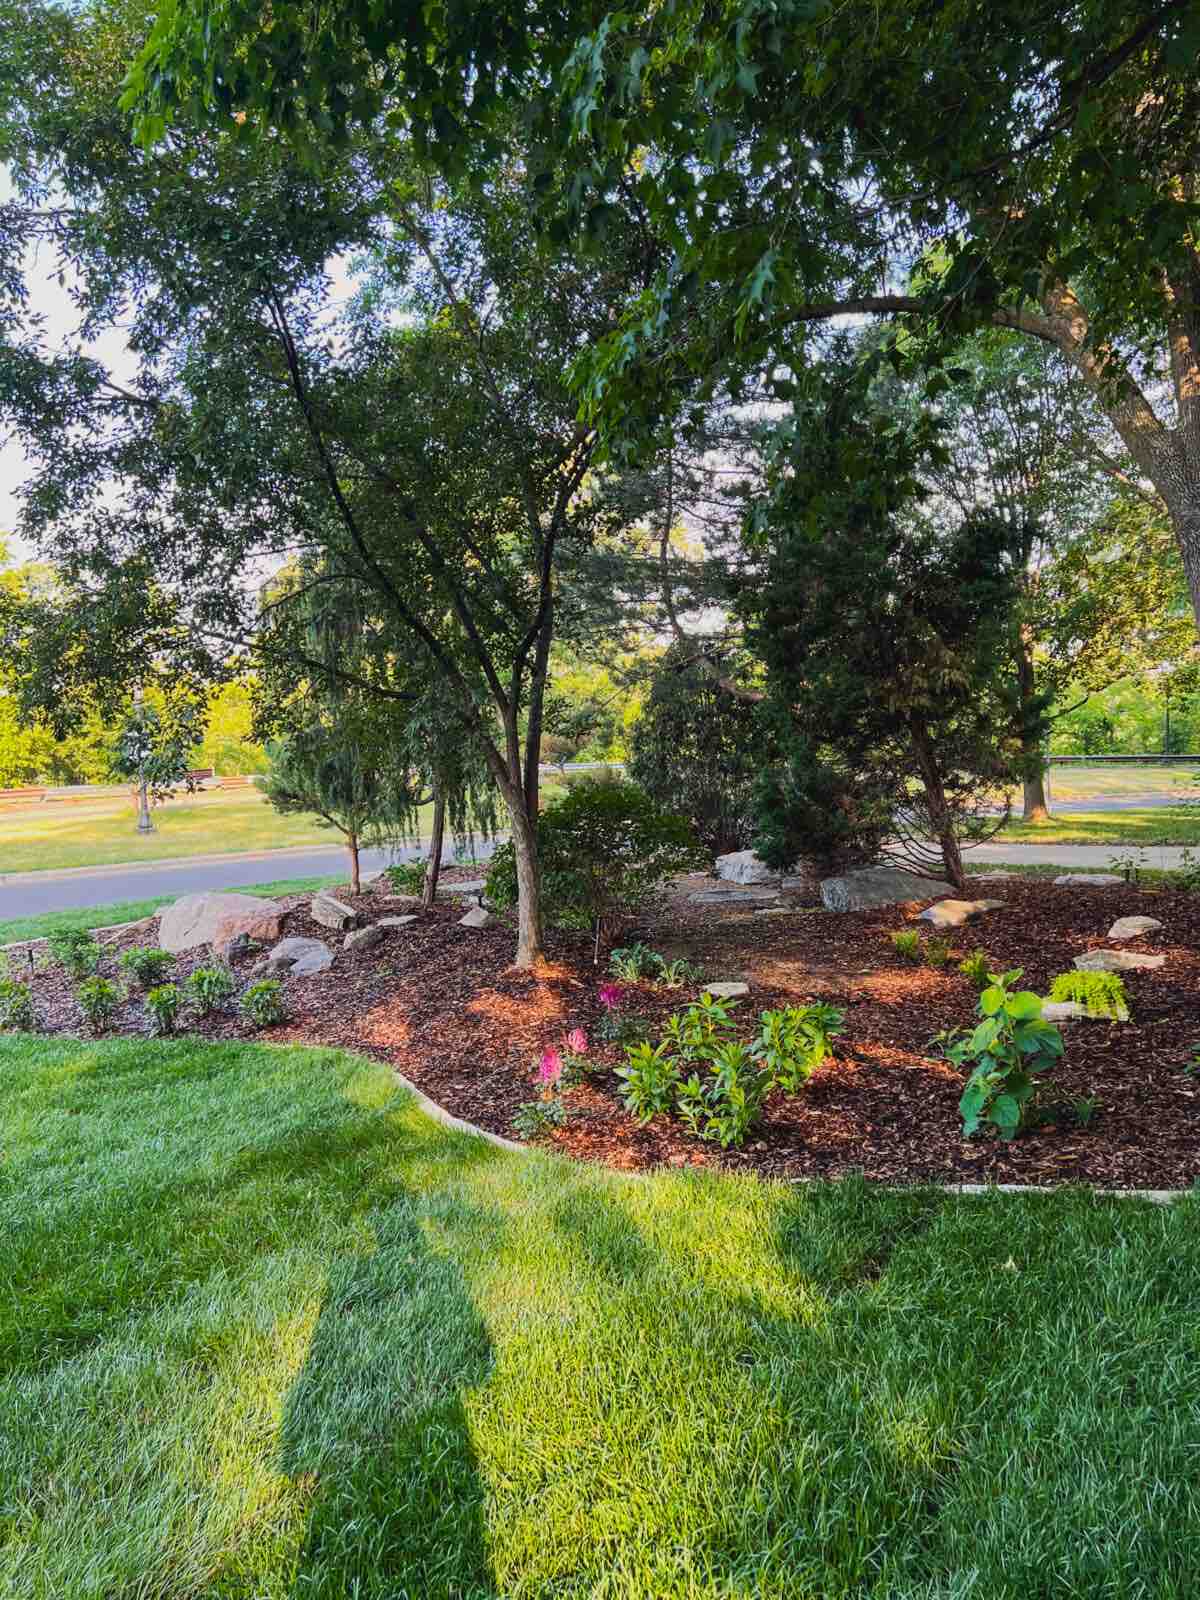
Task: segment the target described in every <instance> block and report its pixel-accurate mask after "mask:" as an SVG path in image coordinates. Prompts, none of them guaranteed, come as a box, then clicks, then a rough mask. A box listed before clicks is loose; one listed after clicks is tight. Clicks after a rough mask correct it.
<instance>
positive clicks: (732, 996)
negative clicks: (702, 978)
mask: <svg viewBox="0 0 1200 1600" xmlns="http://www.w3.org/2000/svg"><path fill="white" fill-rule="evenodd" d="M702 992H703V993H704V994H711V995H712V997H713V999H714V1000H737V999H739V998H740V997H741V996H742V995H744V994H749V993H750V985H749V984H748V983H706V984H705V985H704V989H703V991H702Z"/></svg>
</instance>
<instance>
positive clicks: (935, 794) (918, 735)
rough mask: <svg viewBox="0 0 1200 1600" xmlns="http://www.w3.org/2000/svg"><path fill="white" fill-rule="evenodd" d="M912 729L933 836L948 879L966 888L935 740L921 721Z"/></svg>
mask: <svg viewBox="0 0 1200 1600" xmlns="http://www.w3.org/2000/svg"><path fill="white" fill-rule="evenodd" d="M910 731H911V734H912V741H913V751H914V753H915V755H916V758H917V770H918V772H919V773H920V776H921V787H922V788H923V789H924V791H925V808H926V812H927V814H928V816H929V822H930V826H931V828H932V829H933V836H934V838H935V839H936V840H937V843H938V847H939V849H940V850H941V852H942V866H943V868H944V869H945V873H946V879H947V881H948V882H949V883H952V884H953V885H954V887H955V888H956V889H959V890H964V889H965V888H966V887H967V876H966V873H965V872H964V871H963V864H962V851H961V850H960V849H959V845H958V834H957V833H956V832H955V829H954V817H953V815H952V813H951V810H950V806H949V803H948V802H947V800H946V788H945V785H944V783H943V782H942V774H941V769H940V767H939V766H938V760H937V755H936V752H935V751H934V748H933V741H932V740H931V739H930V737H929V730H928V729H927V728H926V727H924V726H923V725H920V724H918V725H916V726H914V727H912V728H911V730H910Z"/></svg>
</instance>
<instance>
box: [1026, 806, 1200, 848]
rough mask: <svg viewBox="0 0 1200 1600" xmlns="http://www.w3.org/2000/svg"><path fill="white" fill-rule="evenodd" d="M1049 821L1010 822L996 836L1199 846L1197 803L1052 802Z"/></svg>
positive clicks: (1058, 841) (1036, 841)
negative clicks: (1106, 806)
mask: <svg viewBox="0 0 1200 1600" xmlns="http://www.w3.org/2000/svg"><path fill="white" fill-rule="evenodd" d="M1052 809H1053V810H1054V811H1055V815H1054V816H1052V817H1051V819H1050V821H1049V822H1042V823H1025V822H1021V821H1020V820H1019V818H1018V819H1016V820H1014V821H1012V822H1010V823H1008V824H1007V826H1006V827H1005V828H1004V829H1003V830H1002V832H1001V833H1000V835H999V838H1000V841H1001V843H1003V842H1004V841H1005V840H1008V841H1011V842H1012V843H1013V844H1111V845H1113V846H1114V847H1118V846H1119V847H1126V846H1129V847H1131V848H1133V849H1137V848H1138V847H1139V846H1142V845H1156V844H1184V845H1187V844H1190V845H1200V806H1140V807H1137V808H1131V809H1129V810H1128V811H1067V810H1066V808H1065V807H1064V806H1063V805H1062V802H1061V801H1058V800H1055V801H1054V802H1052Z"/></svg>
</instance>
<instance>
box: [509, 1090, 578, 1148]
mask: <svg viewBox="0 0 1200 1600" xmlns="http://www.w3.org/2000/svg"><path fill="white" fill-rule="evenodd" d="M569 1116H570V1112H569V1111H568V1109H567V1107H566V1106H565V1105H564V1104H563V1102H562V1100H561V1099H560V1098H559V1096H558V1095H549V1096H547V1098H546V1099H544V1100H526V1101H525V1103H524V1104H523V1105H520V1106H518V1107H517V1109H516V1111H515V1112H514V1113H513V1119H512V1126H513V1131H514V1133H516V1135H517V1137H518V1138H519V1139H526V1140H528V1141H531V1142H532V1141H533V1140H534V1139H538V1138H540V1137H541V1136H542V1135H543V1134H545V1133H548V1132H549V1131H550V1129H551V1128H561V1127H562V1125H563V1123H564V1122H566V1120H567V1118H568V1117H569Z"/></svg>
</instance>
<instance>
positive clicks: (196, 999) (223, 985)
mask: <svg viewBox="0 0 1200 1600" xmlns="http://www.w3.org/2000/svg"><path fill="white" fill-rule="evenodd" d="M185 988H186V989H187V995H188V999H189V1000H190V1001H191V1002H192V1004H193V1005H194V1006H195V1008H196V1010H197V1011H198V1012H199V1013H200V1015H201V1016H202V1017H207V1016H209V1015H210V1014H211V1013H212V1012H213V1011H216V1010H217V1009H218V1007H220V1006H223V1005H224V1004H225V1002H226V1001H227V1000H228V999H229V998H230V997H231V996H232V995H233V994H234V993H236V991H237V979H236V978H235V977H234V975H233V973H232V972H230V970H229V968H228V967H197V968H196V970H195V972H193V973H192V974H191V976H190V977H189V978H188V980H187V983H186V985H185Z"/></svg>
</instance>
